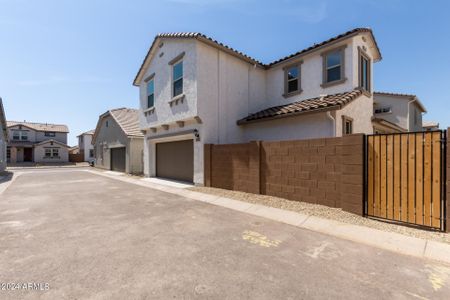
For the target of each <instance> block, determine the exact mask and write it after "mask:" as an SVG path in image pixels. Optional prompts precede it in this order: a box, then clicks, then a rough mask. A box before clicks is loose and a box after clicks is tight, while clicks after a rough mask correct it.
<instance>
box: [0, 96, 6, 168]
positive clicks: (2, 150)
mask: <svg viewBox="0 0 450 300" xmlns="http://www.w3.org/2000/svg"><path fill="white" fill-rule="evenodd" d="M7 140H8V130H7V127H6V116H5V110H4V108H3V100H2V98H0V172H3V171H4V170H5V169H6V144H7Z"/></svg>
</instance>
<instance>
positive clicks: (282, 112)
mask: <svg viewBox="0 0 450 300" xmlns="http://www.w3.org/2000/svg"><path fill="white" fill-rule="evenodd" d="M361 95H362V91H361V90H353V91H351V92H346V93H339V94H334V95H327V96H323V97H316V98H310V99H306V100H302V101H298V102H293V103H289V104H285V105H279V106H274V107H270V108H267V109H264V110H261V111H259V112H257V113H254V114H250V115H249V116H248V117H246V118H243V119H241V120H239V121H237V124H238V125H244V124H248V123H253V122H258V121H265V120H272V119H278V118H284V117H291V116H298V115H300V114H305V113H309V112H322V111H329V110H337V109H341V108H342V107H344V106H345V105H346V104H348V103H350V102H351V101H353V100H355V99H356V98H358V97H359V96H361Z"/></svg>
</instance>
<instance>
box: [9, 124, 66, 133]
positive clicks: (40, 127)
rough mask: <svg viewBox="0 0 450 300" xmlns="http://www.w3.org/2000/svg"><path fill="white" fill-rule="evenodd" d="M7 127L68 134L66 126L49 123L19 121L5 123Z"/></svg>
mask: <svg viewBox="0 0 450 300" xmlns="http://www.w3.org/2000/svg"><path fill="white" fill-rule="evenodd" d="M6 123H7V124H8V127H11V126H17V125H22V126H25V127H28V128H31V129H33V130H36V131H51V132H62V133H68V132H69V128H68V127H67V125H62V124H50V123H34V122H19V121H7V122H6Z"/></svg>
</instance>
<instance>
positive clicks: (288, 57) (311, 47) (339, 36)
mask: <svg viewBox="0 0 450 300" xmlns="http://www.w3.org/2000/svg"><path fill="white" fill-rule="evenodd" d="M363 32H368V33H370V34H371V35H372V38H373V41H374V43H375V47H376V49H377V51H378V53H379V55H380V60H381V52H380V48H379V47H378V44H377V41H376V40H375V37H374V36H373V32H372V29H370V28H355V29H352V30H349V31H347V32H345V33H342V34H339V35H337V36H335V37H332V38H331V39H328V40H326V41H323V42H321V43H318V44H314V45H312V46H310V47H308V48H306V49H303V50H300V51H298V52H296V53H293V54H291V55H288V56H285V57H283V58H280V59H278V60H275V61H273V62H271V63H269V64H268V65H267V66H269V67H270V66H273V65H276V64H278V63H280V62H283V61H285V60H288V59H290V58H293V57H295V56H297V55H300V54H304V53H307V52H309V51H312V50H315V49H317V48H320V47H322V46H325V45H327V44H329V43H332V42H335V41H337V40H339V39H342V38H346V37H348V36H351V35H355V34H357V33H363Z"/></svg>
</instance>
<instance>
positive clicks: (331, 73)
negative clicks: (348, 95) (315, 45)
mask: <svg viewBox="0 0 450 300" xmlns="http://www.w3.org/2000/svg"><path fill="white" fill-rule="evenodd" d="M344 50H345V46H344V47H341V48H339V49H334V50H331V51H328V52H325V53H323V54H322V57H323V83H322V87H327V86H329V85H332V84H338V83H341V82H343V81H345V76H344Z"/></svg>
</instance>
